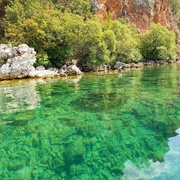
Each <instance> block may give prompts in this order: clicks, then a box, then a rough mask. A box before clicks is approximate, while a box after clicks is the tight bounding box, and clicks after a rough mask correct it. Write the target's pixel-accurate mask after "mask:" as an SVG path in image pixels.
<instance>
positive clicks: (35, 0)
mask: <svg viewBox="0 0 180 180" xmlns="http://www.w3.org/2000/svg"><path fill="white" fill-rule="evenodd" d="M52 8H53V5H52V4H51V3H43V4H42V3H40V1H39V0H32V1H31V0H26V1H25V0H14V1H10V3H9V5H8V6H7V7H6V14H5V20H4V23H3V26H4V31H5V39H6V42H8V43H12V44H15V45H17V44H21V43H26V44H28V45H29V46H32V47H34V48H35V49H36V51H39V50H42V49H43V48H45V47H46V46H47V42H48V41H47V32H46V31H48V26H49V24H50V23H48V21H49V22H50V21H51V18H50V15H51V14H52V12H51V11H52Z"/></svg>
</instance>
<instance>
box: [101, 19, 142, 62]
mask: <svg viewBox="0 0 180 180" xmlns="http://www.w3.org/2000/svg"><path fill="white" fill-rule="evenodd" d="M104 30H105V31H106V30H111V31H112V32H113V33H114V36H115V39H116V41H115V44H114V45H115V51H114V50H113V51H112V50H111V52H112V57H113V58H114V61H123V62H137V61H139V60H140V59H141V54H140V51H139V48H138V46H139V40H140V39H139V35H138V33H137V30H136V29H135V27H134V26H133V25H126V24H124V23H122V22H120V21H119V20H114V21H112V20H110V19H108V20H107V22H105V23H104Z"/></svg>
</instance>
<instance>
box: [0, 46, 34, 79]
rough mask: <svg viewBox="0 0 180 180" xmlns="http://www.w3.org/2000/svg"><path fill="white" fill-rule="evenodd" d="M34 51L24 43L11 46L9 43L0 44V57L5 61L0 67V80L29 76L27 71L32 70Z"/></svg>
mask: <svg viewBox="0 0 180 180" xmlns="http://www.w3.org/2000/svg"><path fill="white" fill-rule="evenodd" d="M35 55H36V52H35V51H34V49H33V48H30V47H29V46H28V45H26V44H21V45H19V46H18V47H12V46H11V45H10V44H7V45H6V44H1V45H0V59H3V60H5V61H6V63H5V64H3V65H2V66H1V67H0V80H3V79H16V78H24V77H29V73H30V72H32V71H34V70H35V68H34V67H33V64H34V62H35V61H36V57H35Z"/></svg>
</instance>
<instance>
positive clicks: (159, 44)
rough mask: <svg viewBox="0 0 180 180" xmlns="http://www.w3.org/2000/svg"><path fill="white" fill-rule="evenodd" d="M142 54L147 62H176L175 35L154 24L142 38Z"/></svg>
mask: <svg viewBox="0 0 180 180" xmlns="http://www.w3.org/2000/svg"><path fill="white" fill-rule="evenodd" d="M141 53H142V55H143V58H144V59H146V60H158V59H161V60H170V59H172V60H174V59H175V57H176V43H175V34H174V32H172V31H169V30H168V29H166V28H165V27H163V26H161V25H160V24H152V25H151V29H150V30H149V31H148V32H146V33H145V34H144V35H143V36H142V42H141Z"/></svg>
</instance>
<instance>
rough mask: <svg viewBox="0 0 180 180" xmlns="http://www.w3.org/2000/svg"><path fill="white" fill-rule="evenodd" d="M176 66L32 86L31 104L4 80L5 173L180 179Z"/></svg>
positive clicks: (0, 102)
mask: <svg viewBox="0 0 180 180" xmlns="http://www.w3.org/2000/svg"><path fill="white" fill-rule="evenodd" d="M179 69H180V66H179V65H172V66H162V67H156V68H147V69H143V70H134V71H129V72H125V73H123V77H122V78H118V75H117V74H111V75H102V76H96V75H94V74H87V75H84V76H83V77H82V78H81V79H80V80H79V81H78V82H77V81H73V80H72V81H71V78H69V79H67V80H57V81H53V82H47V83H44V84H42V83H41V84H39V83H35V84H34V85H33V90H35V91H34V95H32V97H37V99H36V98H35V99H36V100H37V101H36V102H35V104H36V105H34V106H33V108H29V107H32V103H29V102H30V101H29V100H30V99H31V98H30V96H29V94H28V93H27V91H26V88H25V90H24V91H23V88H22V84H21V83H20V84H14V85H11V86H9V85H4V84H3V85H2V84H1V82H0V90H2V89H5V88H7V89H9V90H8V92H6V91H3V96H1V99H0V112H1V121H0V144H1V149H0V177H1V178H2V179H18V180H19V179H27V180H28V179H44V180H46V179H53V180H57V179H67V180H69V179H72V180H75V179H77V180H79V179H83V180H89V179H93V180H96V179H97V180H99V179H102V180H104V179H108V180H111V179H112V180H116V179H158V180H159V179H172V178H173V179H175V180H176V179H178V177H179V174H178V172H179V170H180V165H179V161H180V151H179V150H180V144H179V143H178V142H179V138H180V137H179V135H178V136H177V134H179V131H178V132H175V131H176V130H177V129H178V128H180V121H179V120H180V83H179V82H180V71H179ZM28 84H29V83H27V84H26V83H25V81H24V86H23V87H29V86H28ZM17 87H20V88H17ZM19 89H21V91H20V92H21V96H20V97H23V98H22V99H19ZM1 92H2V91H1ZM31 92H32V91H31ZM11 94H13V96H12V95H11ZM8 97H13V99H12V102H13V103H14V104H15V105H16V107H15V108H14V110H13V111H12V106H7V104H8V101H9V98H8ZM33 99H34V98H32V101H33ZM16 101H17V102H16ZM25 104H26V105H25ZM8 108H9V109H8Z"/></svg>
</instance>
